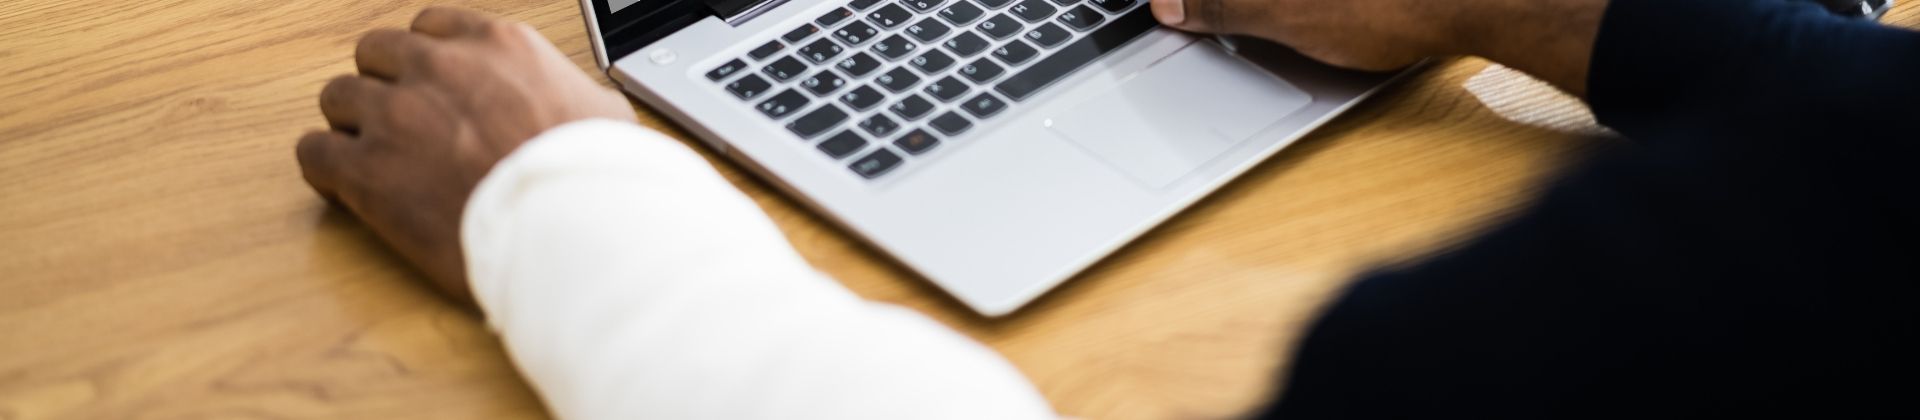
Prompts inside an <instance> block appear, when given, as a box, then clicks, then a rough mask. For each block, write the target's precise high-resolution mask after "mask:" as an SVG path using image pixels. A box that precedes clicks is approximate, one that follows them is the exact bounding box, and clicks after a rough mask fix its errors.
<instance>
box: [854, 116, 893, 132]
mask: <svg viewBox="0 0 1920 420" xmlns="http://www.w3.org/2000/svg"><path fill="white" fill-rule="evenodd" d="M860 129H861V130H867V133H870V134H873V136H874V137H886V136H887V135H888V134H893V131H894V130H899V129H900V123H897V122H893V119H892V118H887V115H886V114H873V118H868V119H866V120H865V121H861V122H860Z"/></svg>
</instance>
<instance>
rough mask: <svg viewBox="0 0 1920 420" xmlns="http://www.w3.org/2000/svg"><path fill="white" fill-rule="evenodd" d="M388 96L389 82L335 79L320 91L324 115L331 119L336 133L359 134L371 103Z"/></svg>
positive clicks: (353, 77) (360, 78)
mask: <svg viewBox="0 0 1920 420" xmlns="http://www.w3.org/2000/svg"><path fill="white" fill-rule="evenodd" d="M386 93H387V82H382V81H380V80H378V79H373V78H367V77H360V76H340V77H335V78H333V80H332V81H329V82H327V87H326V88H324V89H321V90H320V114H321V115H324V116H326V117H327V124H328V125H330V126H332V127H333V129H334V130H339V131H344V132H347V133H358V132H360V124H361V122H362V121H363V120H362V117H363V116H365V115H366V113H367V111H368V110H369V105H371V103H372V102H371V101H375V100H379V99H380V98H381V97H384V96H385V95H386Z"/></svg>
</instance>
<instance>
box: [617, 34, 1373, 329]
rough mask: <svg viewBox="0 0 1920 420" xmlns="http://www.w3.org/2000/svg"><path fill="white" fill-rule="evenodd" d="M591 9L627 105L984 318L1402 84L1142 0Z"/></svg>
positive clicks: (1029, 296)
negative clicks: (1224, 38) (1184, 28)
mask: <svg viewBox="0 0 1920 420" xmlns="http://www.w3.org/2000/svg"><path fill="white" fill-rule="evenodd" d="M581 7H582V9H583V12H584V15H585V16H586V21H587V22H586V23H587V28H588V33H589V34H590V36H591V38H592V41H593V43H594V44H593V48H594V56H595V58H596V59H597V60H598V62H599V65H600V67H601V68H603V69H605V70H606V72H607V74H608V76H609V77H611V78H612V79H613V80H614V81H616V82H617V83H618V84H619V85H620V87H621V88H622V89H623V90H625V91H626V92H627V93H629V94H631V95H633V96H634V97H636V98H638V99H640V100H641V101H643V102H645V103H646V104H648V105H649V106H651V107H653V108H654V109H655V110H657V111H659V112H660V113H662V114H664V115H666V116H667V117H669V118H671V119H672V120H674V121H675V122H677V123H679V124H680V125H681V126H682V127H684V128H685V129H686V130H687V131H688V132H690V133H692V134H693V135H694V136H696V137H698V138H699V139H700V140H702V141H703V142H704V143H706V144H707V145H708V146H710V147H711V148H713V149H714V150H715V151H717V152H719V153H720V154H723V155H725V156H728V157H729V158H730V159H733V160H735V161H737V162H739V163H740V164H741V165H742V166H744V167H746V168H748V169H749V170H751V171H754V172H757V174H758V175H759V176H761V177H763V178H765V179H766V180H768V181H769V182H770V183H772V184H774V185H776V186H777V187H779V188H781V189H783V190H785V191H786V193H788V194H790V195H792V196H793V197H795V198H797V199H799V200H800V201H801V202H803V203H805V204H806V205H808V206H810V207H812V208H813V209H814V210H815V211H817V212H819V213H820V214H822V215H824V216H826V217H827V218H829V219H831V220H833V221H834V222H836V223H838V224H840V225H842V226H843V227H845V228H846V229H848V230H850V231H852V232H854V233H856V234H857V235H859V236H860V237H861V238H863V239H864V240H866V241H868V242H869V243H871V244H872V245H874V246H875V247H877V248H879V249H881V250H884V251H885V252H886V253H888V254H889V255H891V256H892V257H894V258H895V259H897V260H898V261H899V262H900V263H902V264H903V265H905V266H907V267H910V268H911V269H913V270H914V271H916V272H918V273H919V274H921V275H922V276H924V277H925V278H926V279H927V280H929V281H931V282H932V283H934V284H936V285H938V286H939V287H940V288H941V289H944V290H945V291H947V292H948V293H949V294H951V295H952V296H953V297H955V298H957V299H958V300H959V301H960V302H963V303H964V304H966V305H967V306H969V307H971V308H972V309H974V310H975V311H977V312H979V313H981V314H983V315H986V316H1001V315H1005V314H1008V313H1010V312H1013V311H1015V310H1016V309H1018V308H1020V307H1021V306H1022V305H1025V304H1027V303H1028V302H1031V301H1033V300H1034V299H1035V298H1037V297H1039V296H1041V295H1042V294H1044V293H1045V292H1047V291H1048V290H1049V289H1052V288H1054V287H1055V286H1058V285H1059V284H1060V283H1061V282H1063V281H1065V280H1067V279H1069V278H1071V277H1073V276H1074V275H1075V274H1076V273H1078V272H1080V271H1081V270H1083V269H1085V268H1087V267H1088V266H1089V265H1092V264H1093V263H1095V262H1097V261H1099V260H1100V259H1101V258H1102V257H1104V256H1106V255H1108V254H1110V253H1112V252H1114V250H1116V249H1117V248H1119V247H1121V246H1122V245H1124V244H1126V243H1128V242H1129V241H1130V240H1132V239H1134V238H1135V237H1137V236H1140V235H1141V234H1142V233H1144V232H1146V231H1147V230H1149V229H1151V228H1153V227H1154V226H1155V225H1157V224H1159V223H1161V222H1162V221H1164V220H1166V219H1167V218H1168V217H1170V216H1172V215H1174V214H1176V213H1178V212H1179V211H1181V210H1182V209H1184V208H1186V207H1187V206H1189V205H1192V204H1193V203H1194V202H1195V201H1196V200H1199V199H1200V198H1201V197H1203V196H1205V195H1206V194H1208V193H1209V192H1212V191H1213V190H1215V189H1217V188H1219V187H1220V186H1221V185H1222V184H1225V183H1226V182H1227V181H1230V180H1232V179H1233V178H1234V177H1235V176H1237V175H1239V174H1241V173H1242V172H1244V171H1246V170H1247V169H1249V168H1251V167H1252V166H1253V165H1255V164H1257V163H1259V162H1260V161H1262V160H1264V159H1266V158H1267V157H1269V156H1272V155H1273V154H1274V153H1276V152H1278V151H1279V150H1280V149H1281V148H1283V147H1286V146H1287V145H1288V144H1290V143H1292V142H1293V141H1294V140H1296V139H1299V138H1300V137H1301V136H1303V135H1305V134H1306V133H1307V132H1308V131H1309V130H1312V129H1313V128H1315V127H1317V126H1319V125H1321V124H1322V123H1324V122H1326V121H1328V120H1329V119H1331V118H1333V117H1334V116H1335V115H1337V114H1339V113H1341V112H1342V111H1344V110H1346V109H1347V108H1349V107H1351V106H1353V105H1354V104H1355V103H1357V102H1358V101H1360V100H1361V99H1362V98H1364V97H1366V96H1367V95H1368V94H1369V93H1371V92H1372V91H1374V90H1375V89H1376V88H1378V87H1379V86H1381V85H1382V84H1383V83H1385V82H1386V81H1387V80H1388V79H1390V78H1391V77H1392V76H1393V75H1382V74H1365V73H1357V72H1349V71H1343V70H1338V69H1333V68H1330V67H1327V66H1324V65H1321V64H1318V63H1315V62H1313V61H1312V60H1308V59H1306V58H1303V57H1301V56H1299V55H1297V54H1294V53H1292V52H1290V51H1287V50H1286V49H1284V48H1281V47H1277V46H1273V45H1272V44H1264V43H1255V44H1250V46H1249V47H1247V48H1240V49H1239V52H1238V53H1236V52H1235V51H1230V50H1231V48H1228V47H1229V46H1230V45H1232V43H1223V42H1214V41H1211V40H1210V39H1203V38H1199V37H1195V36H1194V35H1191V34H1186V33H1181V32H1178V31H1174V30H1171V29H1166V28H1162V27H1160V26H1159V25H1158V24H1157V23H1156V22H1155V21H1154V18H1153V16H1152V15H1151V10H1149V7H1148V5H1147V0H581ZM1250 42H1252V41H1250V40H1249V41H1242V43H1250ZM1255 47H1264V48H1255ZM1254 50H1259V51H1254ZM1195 280H1196V281H1203V280H1204V279H1195Z"/></svg>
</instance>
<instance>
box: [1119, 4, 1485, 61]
mask: <svg viewBox="0 0 1920 420" xmlns="http://www.w3.org/2000/svg"><path fill="white" fill-rule="evenodd" d="M1474 1H1481V0H1461V1H1433V0H1152V5H1153V15H1154V17H1155V18H1157V19H1158V20H1159V21H1160V23H1162V24H1165V25H1167V26H1170V27H1174V28H1179V29H1182V30H1188V31H1195V32H1207V33H1222V34H1234V35H1248V36H1253V37H1258V38H1264V39H1267V40H1271V41H1274V42H1279V43H1282V44H1286V45H1287V46H1290V47H1293V48H1294V49H1296V50H1299V51H1300V52H1301V53H1302V54H1306V55H1307V56H1309V57H1313V58H1314V59H1317V60H1320V61H1323V62H1326V63H1327V64H1332V65H1336V66H1341V67H1348V68H1355V69H1362V70H1392V69H1398V68H1401V67H1406V66H1408V65H1411V64H1413V63H1415V62H1418V61H1420V60H1421V59H1423V58H1426V57H1429V56H1435V55H1444V54H1458V53H1461V51H1458V50H1457V49H1456V48H1454V46H1455V45H1456V43H1455V42H1453V41H1452V39H1453V38H1454V37H1455V36H1456V35H1459V34H1457V33H1455V32H1453V31H1455V30H1457V29H1458V28H1457V27H1453V26H1451V25H1450V23H1451V22H1454V21H1455V20H1454V19H1451V18H1449V17H1450V16H1453V15H1454V14H1455V13H1458V12H1459V11H1460V10H1461V9H1462V7H1461V6H1459V4H1460V3H1471V2H1474ZM1494 1H1505V0H1494Z"/></svg>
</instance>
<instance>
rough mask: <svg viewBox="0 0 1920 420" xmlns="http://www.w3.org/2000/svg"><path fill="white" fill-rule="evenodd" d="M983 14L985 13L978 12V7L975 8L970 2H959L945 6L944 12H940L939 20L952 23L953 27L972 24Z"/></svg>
mask: <svg viewBox="0 0 1920 420" xmlns="http://www.w3.org/2000/svg"><path fill="white" fill-rule="evenodd" d="M985 13H986V11H983V10H980V6H975V5H973V3H970V2H965V1H960V2H954V3H953V5H952V6H947V8H946V10H941V11H940V18H941V19H946V20H947V21H948V22H953V24H955V25H965V24H968V23H973V20H974V19H979V18H980V15H981V14H985Z"/></svg>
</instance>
